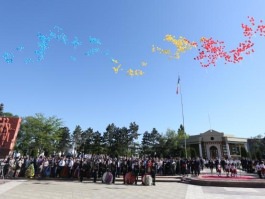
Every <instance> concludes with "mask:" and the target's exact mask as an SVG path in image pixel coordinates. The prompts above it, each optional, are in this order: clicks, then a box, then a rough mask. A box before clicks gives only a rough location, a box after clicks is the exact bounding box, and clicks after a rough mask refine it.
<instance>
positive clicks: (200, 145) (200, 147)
mask: <svg viewBox="0 0 265 199" xmlns="http://www.w3.org/2000/svg"><path fill="white" fill-rule="evenodd" d="M199 151H200V157H201V158H203V156H202V144H201V143H199Z"/></svg>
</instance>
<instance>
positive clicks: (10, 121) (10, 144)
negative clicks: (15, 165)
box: [0, 117, 21, 158]
mask: <svg viewBox="0 0 265 199" xmlns="http://www.w3.org/2000/svg"><path fill="white" fill-rule="evenodd" d="M20 123H21V118H19V117H0V158H3V157H5V156H7V155H8V154H9V153H10V152H11V151H13V149H14V146H15V144H16V140H17V134H18V131H19V128H20Z"/></svg>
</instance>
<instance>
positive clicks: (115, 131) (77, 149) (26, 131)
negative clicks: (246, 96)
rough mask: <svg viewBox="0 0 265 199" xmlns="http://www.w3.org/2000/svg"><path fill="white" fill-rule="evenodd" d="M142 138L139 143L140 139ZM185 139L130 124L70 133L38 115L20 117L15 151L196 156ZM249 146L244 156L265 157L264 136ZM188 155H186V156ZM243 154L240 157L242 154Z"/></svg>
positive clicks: (0, 110) (182, 135) (57, 120)
mask: <svg viewBox="0 0 265 199" xmlns="http://www.w3.org/2000/svg"><path fill="white" fill-rule="evenodd" d="M0 116H9V117H10V116H15V117H18V116H16V115H13V114H12V113H7V112H4V105H3V104H0ZM140 137H141V140H140ZM185 138H186V139H187V138H188V135H187V134H186V133H185V130H184V127H183V126H182V125H180V127H179V129H178V130H177V131H175V130H172V129H167V130H166V133H161V132H158V131H157V130H156V128H153V129H152V130H151V131H145V132H143V133H142V134H141V133H139V126H138V125H137V124H136V123H135V122H131V123H130V124H129V126H128V127H117V126H116V125H115V124H114V123H111V124H109V125H107V127H106V130H105V131H104V132H99V131H94V130H93V128H92V127H89V128H87V129H82V128H81V126H80V125H76V127H75V129H74V130H73V132H71V131H70V129H69V128H68V127H66V126H64V124H63V122H62V120H61V119H60V118H57V117H56V116H51V117H45V116H44V115H43V114H41V113H37V114H35V115H34V116H27V117H23V118H22V123H21V127H20V130H19V133H18V137H17V141H16V145H15V151H16V152H19V153H21V154H22V155H30V156H37V155H39V154H41V153H44V154H45V155H58V154H64V155H70V154H71V153H72V154H71V155H75V156H78V155H80V154H95V155H96V154H106V155H109V156H112V157H118V156H128V157H130V156H132V155H137V156H140V157H142V156H152V157H185V156H187V157H196V156H199V154H198V152H197V151H196V150H194V149H193V148H191V147H187V148H186V150H185V148H184V144H183V143H184V140H185ZM252 142H253V143H252V147H251V150H250V151H249V153H244V156H246V157H252V158H258V157H261V156H263V155H265V150H264V149H265V137H264V138H263V137H262V136H261V135H258V136H256V137H254V138H252ZM186 153H187V155H186ZM242 155H243V154H242Z"/></svg>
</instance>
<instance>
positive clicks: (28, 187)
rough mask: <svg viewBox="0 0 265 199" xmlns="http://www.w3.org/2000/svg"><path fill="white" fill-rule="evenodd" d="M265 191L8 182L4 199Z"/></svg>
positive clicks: (133, 198)
mask: <svg viewBox="0 0 265 199" xmlns="http://www.w3.org/2000/svg"><path fill="white" fill-rule="evenodd" d="M264 196H265V189H264V188H260V189H259V188H234V187H233V188H230V187H206V186H196V185H190V184H185V183H177V182H175V183H174V182H158V183H156V186H142V185H123V184H122V182H117V183H116V184H111V185H106V184H102V183H100V182H98V183H93V182H91V181H84V182H82V183H80V182H78V181H54V180H6V181H5V183H3V184H0V198H1V199H36V198H38V199H42V198H43V199H70V198H71V199H75V198H76V199H83V198H89V199H90V198H91V199H102V198H107V199H119V198H125V199H146V198H149V197H152V198H161V199H173V198H174V199H175V198H180V199H197V198H198V199H201V198H206V199H221V198H222V199H231V198H233V199H254V198H255V199H261V198H262V199H264Z"/></svg>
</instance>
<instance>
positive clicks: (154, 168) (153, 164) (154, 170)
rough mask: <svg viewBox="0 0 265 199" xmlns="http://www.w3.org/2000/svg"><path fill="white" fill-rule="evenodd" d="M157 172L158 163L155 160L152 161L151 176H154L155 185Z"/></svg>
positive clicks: (154, 183)
mask: <svg viewBox="0 0 265 199" xmlns="http://www.w3.org/2000/svg"><path fill="white" fill-rule="evenodd" d="M156 173H157V163H156V162H155V161H152V167H151V177H152V180H153V185H154V186H155V185H156Z"/></svg>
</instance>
